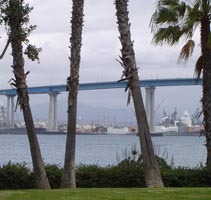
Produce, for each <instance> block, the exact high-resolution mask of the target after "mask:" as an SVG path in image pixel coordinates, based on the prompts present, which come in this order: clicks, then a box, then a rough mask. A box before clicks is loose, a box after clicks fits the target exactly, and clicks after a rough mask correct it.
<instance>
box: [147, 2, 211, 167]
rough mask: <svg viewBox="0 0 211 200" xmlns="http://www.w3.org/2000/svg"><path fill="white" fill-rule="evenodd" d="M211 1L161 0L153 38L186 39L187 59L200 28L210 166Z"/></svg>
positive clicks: (210, 161) (182, 55) (159, 40)
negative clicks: (194, 36) (196, 32)
mask: <svg viewBox="0 0 211 200" xmlns="http://www.w3.org/2000/svg"><path fill="white" fill-rule="evenodd" d="M210 21H211V1H210V0H189V1H180V0H159V1H158V2H157V5H156V10H155V12H154V14H153V15H152V19H151V27H152V32H153V33H154V37H153V42H154V43H155V44H161V45H162V44H163V43H164V42H166V43H168V44H170V45H174V44H176V43H178V42H179V41H180V40H181V39H182V40H183V41H184V39H185V40H186V43H185V45H184V46H183V48H182V50H181V52H180V56H179V59H184V60H185V61H186V60H187V59H188V58H189V57H190V56H191V54H192V52H193V49H194V46H195V42H194V41H193V39H192V38H193V35H194V33H195V30H196V29H197V27H199V28H200V42H201V55H200V56H199V58H198V60H197V62H196V65H195V75H196V78H197V79H198V78H199V77H200V74H201V73H202V75H203V95H202V96H203V97H202V111H203V115H204V120H203V125H204V128H205V130H204V135H205V136H206V148H207V162H206V165H207V167H209V168H210V167H211V57H210V56H211V33H210Z"/></svg>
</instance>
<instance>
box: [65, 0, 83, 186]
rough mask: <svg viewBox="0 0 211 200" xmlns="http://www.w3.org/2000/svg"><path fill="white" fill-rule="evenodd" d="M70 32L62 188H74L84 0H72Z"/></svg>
mask: <svg viewBox="0 0 211 200" xmlns="http://www.w3.org/2000/svg"><path fill="white" fill-rule="evenodd" d="M72 4H73V6H72V20H71V23H72V33H71V38H70V43H71V48H70V49H71V57H70V76H69V77H68V78H67V90H68V92H69V96H68V125H67V139H66V151H65V162H64V170H63V175H62V181H61V187H62V188H75V187H76V178H75V142H76V115H77V96H78V87H79V68H80V52H81V45H82V43H81V41H82V27H83V16H84V14H83V8H84V0H72Z"/></svg>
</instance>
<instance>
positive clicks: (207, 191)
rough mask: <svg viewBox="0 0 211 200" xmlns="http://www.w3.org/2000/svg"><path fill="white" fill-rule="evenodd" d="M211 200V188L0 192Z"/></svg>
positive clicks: (76, 199)
mask: <svg viewBox="0 0 211 200" xmlns="http://www.w3.org/2000/svg"><path fill="white" fill-rule="evenodd" d="M139 199H143V200H186V199H187V200H189V199H190V200H196V199H197V200H198V199H199V200H209V199H210V200H211V188H165V189H147V188H140V189H139V188H132V189H131V188H120V189H81V188H80V189H72V190H17V191H16V190H13V191H10V190H1V191H0V200H139Z"/></svg>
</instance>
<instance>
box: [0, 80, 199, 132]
mask: <svg viewBox="0 0 211 200" xmlns="http://www.w3.org/2000/svg"><path fill="white" fill-rule="evenodd" d="M126 84H127V82H117V81H111V82H95V83H80V85H79V91H81V90H103V89H116V88H125V86H126ZM140 85H141V87H144V88H145V90H146V102H145V109H146V114H147V119H148V122H149V127H150V130H151V131H154V127H155V100H154V93H155V88H156V87H167V86H193V85H202V79H199V80H198V81H196V79H194V78H175V79H151V80H140ZM28 92H29V94H49V97H50V103H49V116H48V129H50V130H56V129H57V95H58V94H60V93H62V92H66V84H62V85H49V86H37V87H29V88H28ZM0 95H5V96H7V122H8V124H10V126H11V127H13V126H14V97H15V96H16V95H17V93H16V89H5V90H0Z"/></svg>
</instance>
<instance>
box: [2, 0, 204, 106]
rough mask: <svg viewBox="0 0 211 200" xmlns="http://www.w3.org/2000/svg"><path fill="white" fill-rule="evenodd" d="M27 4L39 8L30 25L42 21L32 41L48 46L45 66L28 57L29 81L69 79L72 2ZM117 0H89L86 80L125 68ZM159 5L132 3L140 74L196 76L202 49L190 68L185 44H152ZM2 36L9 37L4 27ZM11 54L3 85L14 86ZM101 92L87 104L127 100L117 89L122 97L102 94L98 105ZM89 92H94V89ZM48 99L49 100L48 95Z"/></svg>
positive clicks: (114, 75) (110, 76) (112, 77)
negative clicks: (183, 58)
mask: <svg viewBox="0 0 211 200" xmlns="http://www.w3.org/2000/svg"><path fill="white" fill-rule="evenodd" d="M27 2H29V3H30V4H31V5H32V6H33V7H34V10H33V11H32V13H31V14H30V19H31V21H30V24H36V25H37V29H36V30H35V31H34V32H33V33H32V35H31V37H30V40H31V42H32V43H34V44H36V45H37V46H40V47H42V53H41V54H40V64H37V63H36V62H35V63H32V62H30V61H26V65H25V68H26V70H30V71H31V73H30V75H29V77H28V81H27V82H28V85H29V86H36V85H37V86H39V85H53V84H63V83H65V82H66V78H67V76H69V71H70V70H69V65H70V64H69V59H68V57H69V56H70V49H69V48H68V47H69V46H70V43H69V38H70V31H71V24H70V19H71V1H65V0H54V1H52V0H45V1H42V2H40V1H35V0H30V1H27ZM113 2H114V1H113V0H106V1H99V0H89V1H85V8H84V11H85V17H84V27H83V39H82V43H83V45H82V49H81V68H80V82H83V83H84V82H100V81H116V80H119V79H120V77H121V73H122V68H121V66H120V65H119V63H118V62H117V61H116V60H115V59H116V58H118V56H119V55H120V48H121V46H120V42H119V39H118V36H119V33H118V30H117V24H116V21H117V20H116V16H115V12H116V11H115V6H114V4H113ZM154 6H155V1H154V0H149V1H140V0H134V1H130V2H129V18H130V22H131V24H132V25H131V34H132V39H133V40H134V49H135V54H136V61H137V66H138V67H140V69H139V75H140V78H141V79H149V78H152V79H154V78H170V77H171V78H179V77H193V71H194V63H195V60H196V59H197V57H198V55H199V52H200V51H199V50H198V51H196V52H195V53H194V54H193V57H192V59H191V60H190V61H189V62H188V63H187V64H186V66H184V65H179V64H178V63H177V58H178V54H179V51H180V49H181V47H182V43H180V44H178V45H176V46H174V47H168V46H167V45H164V46H163V47H160V46H155V45H153V44H152V33H151V30H150V27H149V23H150V18H151V16H152V13H153V12H154V8H155V7H154ZM0 35H1V36H4V35H5V33H4V31H3V30H2V29H1V30H0ZM196 39H198V37H196ZM5 41H6V37H5V36H4V37H3V38H1V39H0V42H1V44H2V43H3V44H4V43H5ZM1 50H2V47H1ZM10 53H11V50H9V51H8V52H7V55H6V56H5V58H4V59H2V60H1V61H0V66H1V67H0V74H1V75H0V82H1V85H0V89H5V88H9V87H10V86H9V85H8V83H7V82H8V80H9V79H10V78H11V77H12V71H11V68H10V66H11V63H12V57H11V55H10ZM184 90H185V89H184ZM97 92H99V91H97ZM97 92H96V91H95V92H90V93H89V94H91V95H93V98H90V100H87V103H88V102H89V104H91V102H93V101H94V100H95V101H94V102H95V104H98V105H99V104H107V105H108V107H112V106H113V107H115V106H118V102H119V99H120V98H126V97H125V96H124V92H123V91H122V92H120V93H123V97H122V96H121V95H119V96H118V95H115V94H119V93H117V92H115V91H114V92H112V93H111V94H110V95H113V96H114V97H115V99H116V100H114V98H113V99H112V98H110V99H109V98H108V99H106V98H105V97H102V98H100V99H101V100H102V102H100V103H97V100H98V97H97V96H95V94H96V93H97ZM192 92H193V91H192ZM102 93H104V92H102ZM86 94H87V95H88V96H90V95H89V94H88V93H86ZM104 94H105V93H104ZM108 96H109V95H108ZM120 96H121V97H120ZM86 98H87V97H85V96H84V98H81V99H80V101H82V102H83V101H85V100H86ZM45 101H46V102H48V98H46V99H45ZM34 102H35V101H34ZM83 103H84V102H83ZM169 103H170V102H169ZM121 105H122V104H121ZM122 106H123V105H122Z"/></svg>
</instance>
